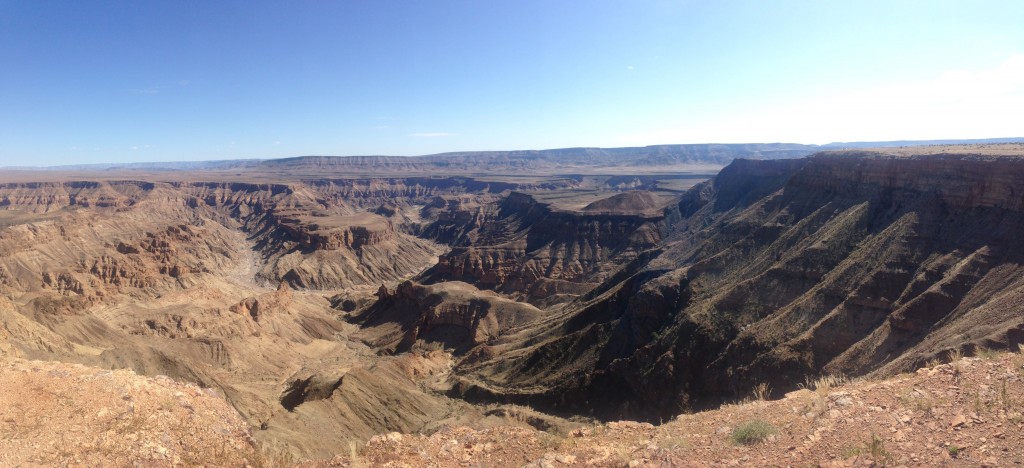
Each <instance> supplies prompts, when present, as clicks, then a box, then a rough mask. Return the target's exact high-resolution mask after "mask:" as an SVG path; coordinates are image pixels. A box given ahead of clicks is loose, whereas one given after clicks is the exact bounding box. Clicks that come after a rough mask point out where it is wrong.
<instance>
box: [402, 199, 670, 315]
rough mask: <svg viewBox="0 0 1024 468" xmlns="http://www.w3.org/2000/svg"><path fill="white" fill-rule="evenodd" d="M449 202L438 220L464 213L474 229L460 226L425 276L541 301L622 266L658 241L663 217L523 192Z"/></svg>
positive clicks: (573, 292)
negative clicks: (555, 204)
mask: <svg viewBox="0 0 1024 468" xmlns="http://www.w3.org/2000/svg"><path fill="white" fill-rule="evenodd" d="M613 203H614V202H613ZM449 206H450V207H451V208H452V210H453V211H454V212H455V213H453V214H451V215H449V216H447V217H445V218H443V219H442V221H440V222H442V223H448V222H450V221H449V220H451V219H461V220H464V221H466V222H468V223H471V224H470V225H471V226H472V227H471V228H469V229H465V230H463V231H461V232H459V236H458V238H456V239H454V240H453V241H451V243H452V244H454V247H453V248H452V249H451V251H450V252H448V253H447V254H445V255H443V256H441V258H440V260H439V261H438V264H437V265H436V266H434V267H433V268H431V269H430V270H429V271H427V272H425V273H424V274H423V275H421V277H420V278H421V280H422V281H423V282H427V283H436V282H439V281H451V280H454V281H463V282H467V283H470V284H473V285H475V286H477V287H480V288H486V289H493V290H495V291H499V292H502V293H505V294H508V295H510V296H512V297H515V298H519V299H523V300H527V301H529V302H532V303H535V304H539V305H543V304H547V303H552V302H562V301H565V300H568V299H571V298H572V297H575V296H578V295H580V294H583V293H585V292H587V291H589V290H590V289H591V288H593V287H594V286H596V285H597V283H599V282H600V281H601V280H602V279H604V277H605V276H606V275H607V274H608V273H609V272H610V271H612V270H614V269H615V268H616V267H617V266H619V265H621V264H624V263H627V262H629V261H630V260H632V259H633V258H635V257H636V256H637V255H638V254H639V253H640V252H643V251H644V250H647V249H650V248H653V247H655V246H656V245H657V244H658V242H659V241H660V240H661V235H662V233H661V229H662V228H663V220H664V218H665V216H664V214H663V213H662V212H659V211H653V212H652V211H650V210H641V212H628V213H596V214H595V213H588V212H571V211H564V210H557V209H553V208H552V207H551V206H549V205H548V204H546V203H543V202H540V201H538V200H537V199H536V198H534V197H533V196H531V195H529V194H526V193H519V192H513V193H511V194H509V195H508V196H507V197H505V198H504V199H503V200H501V201H500V202H499V203H496V204H495V205H492V206H489V207H486V208H485V209H481V208H480V207H477V206H472V205H470V206H468V207H466V209H463V205H461V204H455V205H449ZM620 208H621V207H620ZM434 230H436V231H437V230H440V229H436V228H435V229H434ZM448 232H449V235H451V230H449V231H448Z"/></svg>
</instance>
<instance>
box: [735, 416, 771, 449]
mask: <svg viewBox="0 0 1024 468" xmlns="http://www.w3.org/2000/svg"><path fill="white" fill-rule="evenodd" d="M775 433H776V430H775V427H774V426H772V425H771V424H769V423H768V422H767V421H764V420H761V419H755V420H753V421H748V422H745V423H743V424H740V425H739V426H736V429H733V431H732V434H731V435H730V436H729V438H730V439H732V441H733V443H735V444H737V445H754V444H758V443H761V442H764V441H765V440H767V439H768V437H769V436H771V435H772V434H775Z"/></svg>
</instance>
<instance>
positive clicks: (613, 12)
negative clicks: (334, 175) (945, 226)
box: [0, 0, 1024, 166]
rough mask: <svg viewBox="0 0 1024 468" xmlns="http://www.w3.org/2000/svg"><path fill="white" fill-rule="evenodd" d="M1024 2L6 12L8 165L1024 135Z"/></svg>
mask: <svg viewBox="0 0 1024 468" xmlns="http://www.w3.org/2000/svg"><path fill="white" fill-rule="evenodd" d="M1022 25H1024V2H1022V1H1020V0H1006V1H986V0H961V1H952V0H929V1H923V0H922V1H912V0H905V1H904V0H880V1H875V0H857V1H850V0H843V1H831V0H800V1H797V0H771V1H769V0H749V1H744V0H630V1H624V0H614V1H612V0H579V1H577V0H557V1H552V0H516V1H500V2H499V1H489V0H465V1H447V0H436V1H397V0H349V1H334V2H327V1H301V0H295V1H288V2H266V1H255V0H250V1H226V0H225V1H206V0H200V1H187V0H180V1H160V2H157V1H147V0H133V1H123V2H122V1H72V2H69V1H51V0H18V1H12V0H0V166H20V165H31V166H39V165H61V164H80V163H100V162H147V161H192V160H215V159H242V158H275V157H289V156H297V155H375V154H386V155H420V154H431V153H439V152H448V151H474V150H515V149H544V148H562V147H577V146H601V147H617V146H643V145H653V144H674V143H708V142H718V143H735V142H793V143H808V144H824V143H828V142H833V141H877V140H903V139H946V138H992V137H1020V136H1024V26H1022Z"/></svg>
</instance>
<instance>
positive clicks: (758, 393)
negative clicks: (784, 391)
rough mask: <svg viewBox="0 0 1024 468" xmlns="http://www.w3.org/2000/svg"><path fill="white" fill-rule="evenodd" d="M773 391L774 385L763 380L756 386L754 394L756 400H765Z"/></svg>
mask: <svg viewBox="0 0 1024 468" xmlns="http://www.w3.org/2000/svg"><path fill="white" fill-rule="evenodd" d="M771 393H772V387H771V386H770V385H768V384H767V383H765V382H761V383H759V384H757V385H755V386H754V390H753V392H752V396H753V397H754V400H756V401H765V400H767V399H768V398H769V397H770V396H771Z"/></svg>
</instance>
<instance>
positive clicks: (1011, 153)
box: [822, 143, 1024, 158]
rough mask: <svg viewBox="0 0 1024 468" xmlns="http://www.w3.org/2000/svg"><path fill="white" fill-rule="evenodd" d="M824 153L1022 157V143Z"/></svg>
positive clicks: (907, 147) (863, 149)
mask: <svg viewBox="0 0 1024 468" xmlns="http://www.w3.org/2000/svg"><path fill="white" fill-rule="evenodd" d="M822 153H824V154H829V155H832V154H840V155H841V154H863V153H876V154H879V155H887V156H942V155H961V156H988V157H1007V158H1024V143H981V144H973V145H922V146H891V147H880V148H858V149H843V150H829V151H823V152H822Z"/></svg>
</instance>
